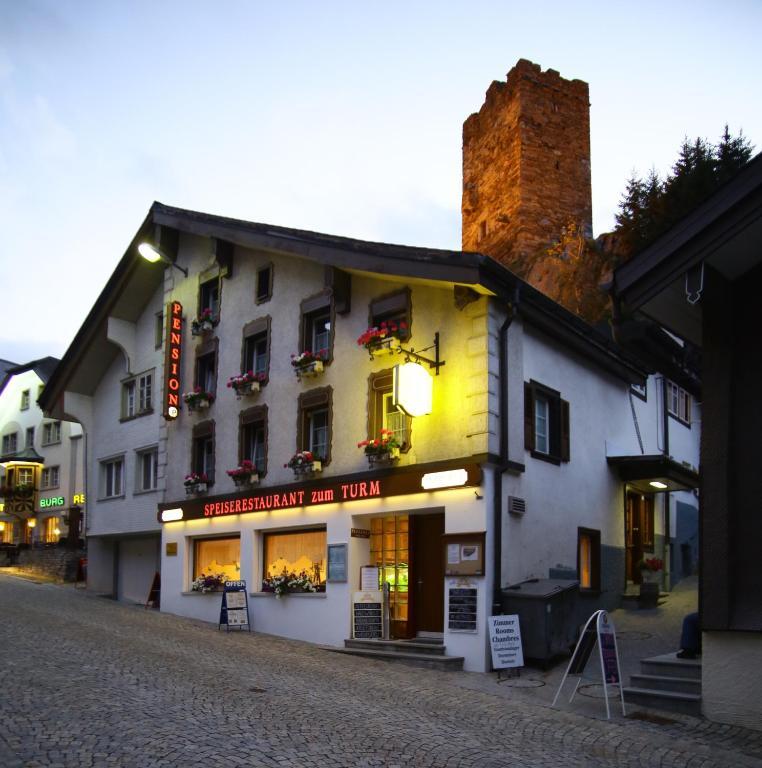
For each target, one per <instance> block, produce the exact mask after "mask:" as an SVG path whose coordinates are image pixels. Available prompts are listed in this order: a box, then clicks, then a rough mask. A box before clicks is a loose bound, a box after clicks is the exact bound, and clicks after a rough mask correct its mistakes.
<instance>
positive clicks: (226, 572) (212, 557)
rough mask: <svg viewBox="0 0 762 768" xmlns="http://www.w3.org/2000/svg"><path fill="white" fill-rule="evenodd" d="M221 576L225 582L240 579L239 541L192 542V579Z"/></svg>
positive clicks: (233, 539) (238, 538)
mask: <svg viewBox="0 0 762 768" xmlns="http://www.w3.org/2000/svg"><path fill="white" fill-rule="evenodd" d="M202 573H203V574H204V575H205V576H222V577H223V579H224V580H225V581H238V580H239V579H240V578H241V539H240V537H239V536H231V537H230V538H224V539H223V538H220V539H195V540H194V542H193V578H194V579H197V578H198V577H199V576H201V574H202Z"/></svg>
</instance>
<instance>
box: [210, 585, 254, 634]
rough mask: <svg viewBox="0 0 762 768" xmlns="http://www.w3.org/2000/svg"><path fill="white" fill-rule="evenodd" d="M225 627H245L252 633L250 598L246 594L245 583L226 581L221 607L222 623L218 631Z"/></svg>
mask: <svg viewBox="0 0 762 768" xmlns="http://www.w3.org/2000/svg"><path fill="white" fill-rule="evenodd" d="M223 625H224V626H225V627H226V628H227V629H228V630H229V629H230V627H238V629H243V628H244V627H245V628H246V629H248V630H249V632H251V625H250V624H249V598H248V596H247V594H246V582H245V581H226V582H225V586H224V589H223V592H222V604H221V605H220V621H219V624H218V625H217V629H219V628H220V627H222V626H223Z"/></svg>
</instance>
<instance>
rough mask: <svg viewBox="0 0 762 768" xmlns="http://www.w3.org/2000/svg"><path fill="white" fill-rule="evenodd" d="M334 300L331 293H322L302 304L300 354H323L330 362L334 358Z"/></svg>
mask: <svg viewBox="0 0 762 768" xmlns="http://www.w3.org/2000/svg"><path fill="white" fill-rule="evenodd" d="M333 319H334V310H333V300H332V296H331V294H330V293H321V294H319V295H318V296H313V297H312V298H310V299H305V300H304V301H303V302H302V304H301V323H300V333H299V352H305V351H310V352H313V353H315V354H317V353H319V352H320V353H322V357H323V359H324V360H325V361H326V362H328V361H330V360H331V359H332V357H333Z"/></svg>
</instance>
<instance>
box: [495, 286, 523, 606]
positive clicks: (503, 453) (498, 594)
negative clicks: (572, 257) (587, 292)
mask: <svg viewBox="0 0 762 768" xmlns="http://www.w3.org/2000/svg"><path fill="white" fill-rule="evenodd" d="M518 304H519V289H518V286H517V287H516V289H515V291H514V295H513V301H512V302H509V303H508V312H507V315H506V318H505V320H504V321H503V324H502V325H501V326H500V331H499V332H498V382H499V383H498V403H499V411H500V429H499V432H498V436H499V438H498V439H499V454H498V455H499V461H498V464H497V466H496V467H495V472H494V484H493V489H492V507H493V508H492V519H493V525H492V528H493V531H494V542H495V550H494V556H493V560H492V567H493V571H492V582H493V586H492V615H493V616H497V615H499V614H500V613H501V611H502V589H501V583H502V569H503V473H504V472H505V470H506V469H508V467H509V461H508V329H509V328H510V327H511V323H513V319H514V317H515V316H516V308H517V307H518Z"/></svg>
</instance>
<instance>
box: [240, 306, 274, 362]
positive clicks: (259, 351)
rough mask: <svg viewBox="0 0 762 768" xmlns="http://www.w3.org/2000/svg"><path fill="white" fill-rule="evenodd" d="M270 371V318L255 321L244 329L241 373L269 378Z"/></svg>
mask: <svg viewBox="0 0 762 768" xmlns="http://www.w3.org/2000/svg"><path fill="white" fill-rule="evenodd" d="M269 369H270V318H269V317H263V318H260V319H259V320H254V321H253V322H251V323H248V325H245V326H244V329H243V351H242V355H241V371H242V372H246V371H252V372H253V373H258V374H264V375H265V376H267V374H268V372H269Z"/></svg>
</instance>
